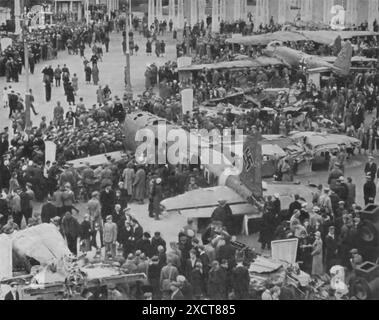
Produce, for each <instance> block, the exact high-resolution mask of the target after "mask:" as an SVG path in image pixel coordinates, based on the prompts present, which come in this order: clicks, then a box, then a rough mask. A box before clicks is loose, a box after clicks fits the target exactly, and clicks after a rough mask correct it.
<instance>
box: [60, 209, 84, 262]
mask: <svg viewBox="0 0 379 320" xmlns="http://www.w3.org/2000/svg"><path fill="white" fill-rule="evenodd" d="M62 231H63V236H64V237H65V238H66V240H67V246H68V249H69V250H70V251H71V252H72V253H73V254H74V255H77V253H78V252H77V239H78V238H79V236H80V224H79V222H78V220H76V218H74V217H73V216H72V213H71V212H70V211H67V212H66V213H65V215H64V217H63V219H62Z"/></svg>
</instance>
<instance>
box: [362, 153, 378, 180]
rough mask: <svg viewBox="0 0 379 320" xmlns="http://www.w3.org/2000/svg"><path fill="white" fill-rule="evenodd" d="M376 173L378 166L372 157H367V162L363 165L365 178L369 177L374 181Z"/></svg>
mask: <svg viewBox="0 0 379 320" xmlns="http://www.w3.org/2000/svg"><path fill="white" fill-rule="evenodd" d="M377 171H378V166H377V165H376V163H375V162H374V157H373V156H369V157H368V162H367V163H366V165H365V174H366V176H368V175H370V176H371V177H372V178H373V179H375V177H376V174H377Z"/></svg>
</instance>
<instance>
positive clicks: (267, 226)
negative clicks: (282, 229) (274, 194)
mask: <svg viewBox="0 0 379 320" xmlns="http://www.w3.org/2000/svg"><path fill="white" fill-rule="evenodd" d="M262 220H263V221H262V228H261V230H260V233H259V242H260V243H261V249H262V250H265V249H266V247H267V249H269V250H270V248H271V241H272V240H274V233H275V230H276V219H275V216H274V214H273V208H272V202H271V201H267V203H266V209H265V210H264V213H263V217H262Z"/></svg>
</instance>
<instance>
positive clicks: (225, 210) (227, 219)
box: [211, 200, 233, 232]
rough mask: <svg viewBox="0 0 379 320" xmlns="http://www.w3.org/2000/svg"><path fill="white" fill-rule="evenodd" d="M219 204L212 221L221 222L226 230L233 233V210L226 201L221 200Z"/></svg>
mask: <svg viewBox="0 0 379 320" xmlns="http://www.w3.org/2000/svg"><path fill="white" fill-rule="evenodd" d="M218 203H219V205H218V206H217V208H216V209H215V210H214V211H213V213H212V217H211V220H212V221H220V222H221V223H222V225H223V226H224V227H225V228H226V230H227V231H228V232H231V231H232V230H231V229H232V217H233V213H232V209H230V206H229V205H228V204H227V201H226V200H219V201H218Z"/></svg>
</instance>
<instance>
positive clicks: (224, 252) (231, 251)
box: [216, 237, 236, 270]
mask: <svg viewBox="0 0 379 320" xmlns="http://www.w3.org/2000/svg"><path fill="white" fill-rule="evenodd" d="M224 241H225V244H224V245H222V246H220V248H219V250H218V252H216V259H217V260H218V261H219V262H220V263H221V262H222V261H223V260H226V261H228V266H229V270H231V269H232V268H233V267H234V266H235V265H236V248H235V247H234V246H233V245H232V244H231V243H230V238H228V237H225V238H224Z"/></svg>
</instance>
